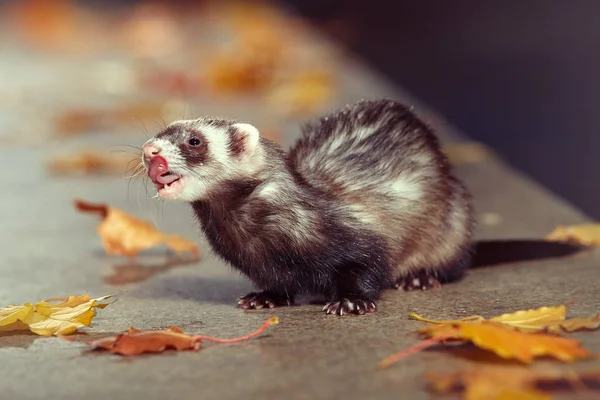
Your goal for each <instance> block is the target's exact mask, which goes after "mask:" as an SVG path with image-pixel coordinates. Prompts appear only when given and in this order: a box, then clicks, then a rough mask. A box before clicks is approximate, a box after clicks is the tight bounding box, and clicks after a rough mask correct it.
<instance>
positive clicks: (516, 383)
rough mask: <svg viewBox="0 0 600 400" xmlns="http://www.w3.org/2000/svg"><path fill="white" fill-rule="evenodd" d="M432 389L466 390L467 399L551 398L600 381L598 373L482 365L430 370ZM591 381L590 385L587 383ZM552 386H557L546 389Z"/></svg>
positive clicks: (580, 389)
mask: <svg viewBox="0 0 600 400" xmlns="http://www.w3.org/2000/svg"><path fill="white" fill-rule="evenodd" d="M426 378H427V381H428V382H429V389H430V390H431V391H432V392H434V393H436V394H453V393H461V392H462V393H463V398H464V399H466V400H501V399H502V400H508V399H524V400H527V399H531V400H542V399H549V398H550V395H551V394H554V393H558V392H563V393H565V392H582V391H584V390H586V391H587V390H590V389H592V388H593V387H597V386H598V384H600V373H598V372H579V373H577V372H574V371H570V370H566V371H565V370H559V369H554V368H553V369H548V368H546V369H531V368H524V367H518V366H512V367H497V366H493V367H492V366H480V367H477V368H476V369H475V368H474V369H469V370H463V371H458V372H452V373H429V374H427V376H426ZM586 384H588V385H586ZM549 386H552V387H553V389H552V390H549V389H546V390H544V388H545V387H549Z"/></svg>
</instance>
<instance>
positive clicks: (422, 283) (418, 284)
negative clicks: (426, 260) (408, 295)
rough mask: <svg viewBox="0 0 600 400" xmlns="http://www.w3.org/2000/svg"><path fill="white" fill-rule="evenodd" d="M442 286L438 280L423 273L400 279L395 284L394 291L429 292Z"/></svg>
mask: <svg viewBox="0 0 600 400" xmlns="http://www.w3.org/2000/svg"><path fill="white" fill-rule="evenodd" d="M441 287H442V284H441V283H440V281H438V280H437V278H436V277H435V276H433V275H431V274H428V273H427V272H421V273H417V274H414V275H408V276H404V277H401V278H398V279H397V280H396V282H395V283H394V289H402V290H406V291H411V290H418V289H420V290H429V289H437V288H441Z"/></svg>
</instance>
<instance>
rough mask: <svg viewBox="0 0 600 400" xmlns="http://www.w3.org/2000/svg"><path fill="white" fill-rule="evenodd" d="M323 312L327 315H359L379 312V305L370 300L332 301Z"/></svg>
mask: <svg viewBox="0 0 600 400" xmlns="http://www.w3.org/2000/svg"><path fill="white" fill-rule="evenodd" d="M322 311H325V313H326V314H337V315H344V314H358V315H363V314H366V313H373V312H375V311H377V305H376V304H375V303H374V302H372V301H369V300H348V299H343V300H342V301H332V302H329V303H327V304H325V306H324V307H323V309H322Z"/></svg>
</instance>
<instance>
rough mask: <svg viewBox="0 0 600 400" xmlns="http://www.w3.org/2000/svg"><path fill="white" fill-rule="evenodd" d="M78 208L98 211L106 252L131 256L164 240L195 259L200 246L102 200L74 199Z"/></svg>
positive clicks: (179, 251) (172, 248)
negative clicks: (101, 201) (166, 232)
mask: <svg viewBox="0 0 600 400" xmlns="http://www.w3.org/2000/svg"><path fill="white" fill-rule="evenodd" d="M75 206H76V207H77V208H78V209H79V210H80V211H82V212H90V213H96V214H99V215H100V216H101V218H102V221H101V222H100V224H99V225H98V227H97V231H98V234H99V235H100V238H101V240H102V245H103V246H104V250H105V251H106V253H107V254H116V255H120V256H125V257H135V256H136V255H137V254H138V253H139V252H140V251H142V250H145V249H149V248H151V247H154V246H158V245H161V244H165V245H166V246H167V247H168V248H170V249H171V250H173V251H174V252H176V253H186V252H187V253H191V254H193V255H194V257H195V258H196V259H198V258H199V257H200V250H199V249H198V247H197V246H196V244H195V243H193V242H191V241H189V240H187V239H185V238H183V237H181V236H179V235H175V234H173V235H165V234H163V233H162V232H159V231H157V230H156V229H154V227H153V226H152V225H151V224H150V223H148V222H146V221H143V220H140V219H138V218H135V217H134V216H132V215H129V214H127V213H125V212H124V211H121V210H119V209H116V208H112V207H108V206H106V205H104V204H101V205H95V204H90V203H86V202H83V201H76V202H75Z"/></svg>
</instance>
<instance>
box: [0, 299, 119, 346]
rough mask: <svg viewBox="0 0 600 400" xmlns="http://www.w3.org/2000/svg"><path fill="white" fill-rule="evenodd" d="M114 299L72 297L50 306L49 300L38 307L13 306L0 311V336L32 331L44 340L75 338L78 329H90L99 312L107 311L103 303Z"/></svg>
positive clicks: (40, 303)
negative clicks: (64, 336) (1, 333)
mask: <svg viewBox="0 0 600 400" xmlns="http://www.w3.org/2000/svg"><path fill="white" fill-rule="evenodd" d="M110 297H111V296H104V297H100V298H97V299H91V298H90V297H89V296H88V295H83V296H70V297H68V298H67V299H58V300H63V301H62V302H61V303H59V304H50V302H51V301H55V300H56V299H48V300H46V301H42V302H38V303H36V304H31V303H25V304H24V305H22V306H16V305H10V306H7V307H4V308H2V309H0V332H8V331H24V330H29V331H31V332H33V333H35V334H37V335H41V336H52V335H56V336H60V335H68V334H71V333H73V332H75V331H77V329H79V328H81V327H84V326H90V324H91V322H92V319H93V318H94V316H95V315H96V310H95V309H96V308H105V307H106V306H107V305H108V304H106V303H100V302H101V301H104V300H106V299H108V298H110Z"/></svg>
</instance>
